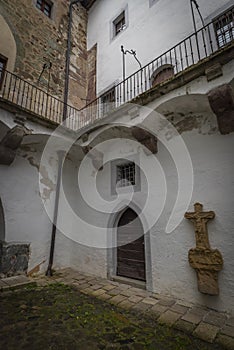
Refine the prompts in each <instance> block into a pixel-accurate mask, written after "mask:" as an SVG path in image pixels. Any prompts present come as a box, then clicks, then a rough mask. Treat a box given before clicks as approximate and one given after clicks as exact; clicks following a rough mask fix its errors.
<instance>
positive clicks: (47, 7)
mask: <svg viewBox="0 0 234 350" xmlns="http://www.w3.org/2000/svg"><path fill="white" fill-rule="evenodd" d="M36 1H37V2H36V7H37V8H38V9H39V10H41V11H42V12H43V13H44V14H45V15H46V16H47V17H51V12H52V6H53V4H52V2H50V1H47V0H36Z"/></svg>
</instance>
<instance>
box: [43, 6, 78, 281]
mask: <svg viewBox="0 0 234 350" xmlns="http://www.w3.org/2000/svg"><path fill="white" fill-rule="evenodd" d="M79 2H81V0H72V1H71V2H70V5H69V21H68V33H67V51H66V66H65V86H64V106H63V122H65V120H66V117H67V102H68V91H69V68H70V52H71V28H72V7H73V5H75V4H78V3H79ZM64 157H65V152H64V151H58V178H57V185H56V193H55V205H54V220H53V226H52V233H51V243H50V256H49V264H48V267H47V270H46V276H52V275H53V273H52V266H53V260H54V248H55V238H56V229H57V219H58V207H59V194H60V187H61V179H62V167H63V160H64Z"/></svg>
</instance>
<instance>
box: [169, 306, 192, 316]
mask: <svg viewBox="0 0 234 350" xmlns="http://www.w3.org/2000/svg"><path fill="white" fill-rule="evenodd" d="M170 310H172V311H175V312H178V313H180V314H182V315H184V314H185V313H186V312H187V311H188V310H189V308H188V307H187V306H183V305H179V304H175V305H173V306H172V307H171V308H170Z"/></svg>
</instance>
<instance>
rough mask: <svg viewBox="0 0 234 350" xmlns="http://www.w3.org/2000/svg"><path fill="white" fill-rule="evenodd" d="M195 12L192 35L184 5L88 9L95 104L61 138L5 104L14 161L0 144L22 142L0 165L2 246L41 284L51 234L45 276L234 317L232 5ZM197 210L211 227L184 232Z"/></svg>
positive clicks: (100, 4) (101, 4)
mask: <svg viewBox="0 0 234 350" xmlns="http://www.w3.org/2000/svg"><path fill="white" fill-rule="evenodd" d="M199 5H200V7H199V9H200V11H201V14H202V18H203V21H204V23H202V21H201V18H200V16H199V14H198V12H197V11H196V8H195V6H194V7H193V8H194V15H195V24H196V27H197V29H198V30H199V32H198V33H197V36H196V35H195V34H194V26H193V21H192V13H191V6H190V2H189V1H185V0H178V1H176V2H169V0H167V1H162V0H155V1H154V0H134V1H133V0H129V1H125V0H121V1H119V0H118V1H109V0H99V1H96V2H94V4H93V5H92V7H91V8H90V9H89V12H88V27H87V49H88V50H89V49H91V48H92V47H93V46H94V45H96V44H97V66H96V75H97V85H96V91H97V96H98V97H99V98H98V99H97V100H95V101H94V102H91V103H90V104H88V105H87V107H86V108H84V109H82V110H79V111H77V110H76V111H73V112H74V113H71V116H69V117H70V119H69V121H68V122H67V123H66V124H65V127H64V126H58V125H57V124H56V123H55V119H53V123H51V120H50V119H51V118H50V117H48V116H43V118H38V119H37V118H35V113H34V114H33V115H31V114H30V110H29V109H30V108H29V105H27V104H25V105H24V106H23V107H24V109H22V105H21V106H19V103H18V107H17V101H18V99H17V101H15V100H13V98H12V100H11V101H9V99H10V98H9V96H8V97H7V95H6V94H5V95H4V92H2V95H1V111H0V113H1V135H2V141H1V145H2V147H3V151H2V152H3V153H4V152H5V153H6V154H8V153H9V154H10V155H9V157H12V155H11V152H9V150H8V151H7V152H8V153H7V152H6V150H5V148H7V149H8V148H9V142H8V141H7V140H8V139H7V138H8V137H10V136H9V133H8V134H7V131H10V130H12V129H13V128H14V127H16V126H17V127H18V126H20V128H24V130H23V132H24V133H23V134H22V135H21V134H20V135H21V136H22V137H21V136H20V135H19V139H20V142H19V144H18V145H17V147H13V149H12V147H11V148H10V149H11V150H12V151H13V152H14V157H13V158H11V160H5V164H4V162H3V161H2V163H1V165H0V173H1V180H0V188H1V193H0V196H1V203H2V205H1V210H0V220H1V231H0V232H1V240H2V241H3V242H4V244H3V247H5V248H6V247H8V246H9V247H10V246H13V245H17V244H18V245H24V248H22V249H25V250H23V251H21V252H20V253H19V256H21V257H22V256H24V255H25V256H26V255H27V249H28V255H29V261H28V266H27V271H28V272H31V273H33V272H40V273H44V272H45V271H46V269H47V267H48V263H49V255H50V248H51V231H52V222H53V221H54V223H55V224H56V226H57V230H56V235H55V246H54V260H53V268H54V269H58V268H62V267H72V268H74V269H77V270H79V271H82V272H84V273H89V274H94V275H96V276H100V277H107V278H110V279H115V280H121V281H124V282H125V283H135V284H136V285H140V286H141V287H144V288H146V289H147V290H150V291H153V292H156V293H161V294H164V295H167V296H171V297H175V298H178V299H182V300H185V301H187V302H192V303H195V304H198V305H206V306H208V307H210V308H213V309H215V310H218V311H228V312H231V313H233V312H234V269H233V245H234V242H233V234H232V230H233V224H234V221H233V214H232V212H233V207H234V200H233V196H232V191H233V190H234V182H233V176H232V173H233V170H234V169H233V162H232V150H233V144H234V136H233V131H234V115H233V113H234V111H233V105H234V102H233V101H234V97H233V96H234V95H233V84H234V80H233V79H234V59H233V52H234V51H233V50H234V48H233V37H234V27H233V7H232V5H233V4H232V3H231V2H230V1H224V0H222V1H221V0H219V1H211V0H208V1H200V2H199ZM220 16H221V17H220ZM216 19H218V22H215V21H216ZM212 20H214V23H212V24H209V23H210V22H211V21H212ZM217 23H218V24H219V27H218V26H217V25H216V24H217ZM203 24H204V25H205V28H204V27H203ZM201 28H203V29H201ZM185 38H187V39H186V40H184V39H185ZM196 39H197V41H196ZM180 42H181V44H179V45H177V44H178V43H180ZM197 43H198V46H197ZM121 45H123V50H124V51H126V50H129V51H130V53H129V52H126V54H124V58H125V63H126V66H125V77H126V81H125V82H122V83H121V81H122V78H123V66H122V59H123V52H121ZM131 50H136V56H135V57H134V53H133V52H131ZM135 58H137V59H138V60H139V62H140V63H139V62H138V61H137V60H136V59H135ZM150 62H153V63H150ZM149 63H150V64H149ZM140 67H141V69H140V70H139V68H140ZM136 71H138V72H137V73H136V74H134V72H136ZM129 76H130V78H129ZM3 86H4V83H3ZM9 86H10V80H8V83H6V84H5V89H6V90H7V89H8V88H9V90H10V91H11V89H10V87H9ZM17 91H18V90H17ZM108 91H109V92H108ZM23 96H24V95H23ZM23 103H26V102H24V100H23V102H22V104H23ZM38 103H41V105H42V106H43V101H42V100H40V101H39V102H38ZM17 108H21V109H20V113H18V111H17ZM39 110H40V108H39ZM42 111H43V108H42ZM56 111H57V110H56ZM56 111H55V113H57V112H56ZM40 113H42V112H38V114H40ZM52 113H53V112H52ZM75 113H77V114H75ZM20 130H21V131H20V132H22V129H20ZM14 132H15V131H14ZM6 135H8V136H7V138H6ZM17 135H18V131H17ZM4 137H5V140H4ZM17 137H18V136H17ZM10 142H12V141H10ZM58 151H63V152H64V153H62V156H61V154H60V156H61V157H62V158H61V159H62V162H63V163H62V170H61V183H60V185H61V186H60V187H58V181H59V171H58V170H59V169H58V167H59V164H61V163H59V161H58V153H57V152H58ZM8 163H9V164H8ZM56 198H57V199H58V202H57V205H58V212H57V221H56V220H55V208H56V201H57V200H56ZM195 203H201V204H202V205H203V211H202V213H207V212H210V211H212V212H214V213H215V217H214V218H213V216H212V215H213V214H211V213H209V214H204V217H202V218H201V217H200V216H199V215H200V214H199V215H198V217H196V219H193V222H190V220H188V219H187V218H185V213H187V212H189V213H190V212H194V210H195V209H194V204H195ZM205 215H208V216H209V217H208V219H207V218H206V216H205ZM194 220H195V221H194ZM196 220H197V221H196ZM199 220H200V221H199ZM204 237H205V238H204ZM207 237H209V244H207V243H206V239H207ZM204 242H205V243H204ZM203 243H204V244H203ZM194 248H197V249H198V250H197V252H199V254H201V256H200V258H201V257H202V259H203V260H202V261H201V260H199V259H200V258H198V259H197V260H196V259H195V260H196V261H195V263H194V261H192V257H191V254H192V253H189V252H190V250H191V249H194ZM9 249H10V248H9ZM12 249H13V248H12ZM20 249H21V248H20ZM215 249H216V250H215ZM214 251H215V252H214ZM217 251H218V253H217ZM212 254H214V255H215V257H214V258H213V255H212ZM219 254H220V255H221V258H220V255H219ZM13 255H14V256H15V257H14V258H12V260H10V262H9V261H8V265H9V264H12V265H14V263H15V261H16V260H17V254H12V256H13ZM22 259H23V258H22ZM212 259H214V260H212ZM21 265H22V264H21ZM19 266H20V263H19ZM21 270H22V269H21ZM23 270H24V271H25V268H24V269H23ZM9 271H10V269H9ZM21 272H22V271H21ZM209 283H210V286H209ZM210 287H211V288H210Z"/></svg>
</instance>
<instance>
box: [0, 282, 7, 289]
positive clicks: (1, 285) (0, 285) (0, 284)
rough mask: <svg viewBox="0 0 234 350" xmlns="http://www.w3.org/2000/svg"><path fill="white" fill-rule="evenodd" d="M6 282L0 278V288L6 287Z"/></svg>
mask: <svg viewBox="0 0 234 350" xmlns="http://www.w3.org/2000/svg"><path fill="white" fill-rule="evenodd" d="M6 286H7V284H6V283H5V282H4V280H0V288H1V287H6Z"/></svg>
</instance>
